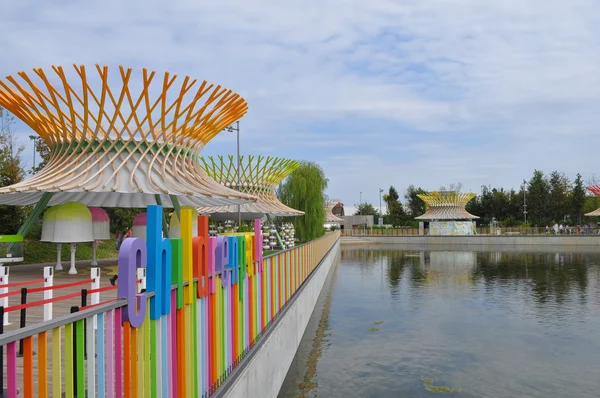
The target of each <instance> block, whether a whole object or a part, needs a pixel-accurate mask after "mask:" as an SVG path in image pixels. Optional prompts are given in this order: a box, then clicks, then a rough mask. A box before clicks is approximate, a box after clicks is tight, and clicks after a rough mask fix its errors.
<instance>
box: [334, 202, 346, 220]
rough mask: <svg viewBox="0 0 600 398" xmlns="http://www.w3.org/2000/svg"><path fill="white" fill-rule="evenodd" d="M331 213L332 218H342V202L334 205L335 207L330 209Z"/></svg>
mask: <svg viewBox="0 0 600 398" xmlns="http://www.w3.org/2000/svg"><path fill="white" fill-rule="evenodd" d="M331 212H332V213H333V215H334V216H338V217H344V215H345V214H344V204H343V203H342V202H338V203H336V205H335V206H333V209H331Z"/></svg>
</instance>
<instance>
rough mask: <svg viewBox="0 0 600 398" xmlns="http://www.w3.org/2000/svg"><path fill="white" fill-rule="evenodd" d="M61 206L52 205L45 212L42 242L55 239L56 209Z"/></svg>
mask: <svg viewBox="0 0 600 398" xmlns="http://www.w3.org/2000/svg"><path fill="white" fill-rule="evenodd" d="M59 207H60V206H52V207H50V208H48V210H46V212H45V213H44V218H43V219H42V237H41V238H40V242H52V241H53V240H54V222H55V221H56V211H57V210H58V208H59Z"/></svg>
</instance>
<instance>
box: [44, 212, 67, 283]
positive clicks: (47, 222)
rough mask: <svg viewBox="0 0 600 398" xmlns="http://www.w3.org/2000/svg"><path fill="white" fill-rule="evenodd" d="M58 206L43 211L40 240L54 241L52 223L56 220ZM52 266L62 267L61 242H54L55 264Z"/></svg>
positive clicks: (60, 268)
mask: <svg viewBox="0 0 600 398" xmlns="http://www.w3.org/2000/svg"><path fill="white" fill-rule="evenodd" d="M59 207H60V206H52V207H50V208H48V210H46V212H45V213H44V218H43V219H42V237H41V238H40V242H52V241H54V223H55V222H56V211H57V210H58V208H59ZM54 268H55V269H56V270H57V271H61V270H62V269H63V266H62V243H57V244H56V265H55V266H54Z"/></svg>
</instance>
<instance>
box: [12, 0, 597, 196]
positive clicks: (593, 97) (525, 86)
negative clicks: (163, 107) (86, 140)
mask: <svg viewBox="0 0 600 398" xmlns="http://www.w3.org/2000/svg"><path fill="white" fill-rule="evenodd" d="M0 4H1V6H0V9H1V10H2V12H0V35H1V36H0V37H2V38H3V40H2V41H0V54H2V62H1V63H0V76H2V77H4V76H6V75H9V74H15V73H17V72H18V71H21V70H26V71H31V69H32V68H34V67H44V68H48V67H49V66H50V65H53V64H54V65H64V66H69V65H71V64H72V63H78V64H86V65H93V64H95V63H100V64H106V65H109V66H110V67H116V66H118V65H124V66H131V67H133V68H134V70H136V72H139V71H140V69H141V67H147V68H149V69H154V70H157V71H161V72H162V71H164V70H168V71H170V72H173V73H177V74H179V75H190V76H192V77H194V78H199V79H206V80H208V81H209V82H214V83H218V84H222V85H224V86H225V87H228V88H231V89H233V90H234V91H236V92H239V93H240V94H242V95H243V96H244V98H245V99H246V100H247V101H248V104H249V108H250V109H249V112H248V114H247V115H246V116H245V117H244V118H243V119H242V120H241V129H242V152H243V153H251V154H268V155H275V156H282V157H289V158H294V159H302V160H311V161H316V162H318V163H319V164H321V166H322V167H323V168H324V170H325V173H326V175H327V177H328V178H329V180H330V182H329V189H328V194H329V195H330V196H332V197H339V198H342V199H343V201H344V203H345V204H347V205H353V204H355V203H357V202H358V201H359V195H360V194H359V192H361V191H362V192H363V194H362V198H363V200H366V201H370V202H372V203H373V204H374V205H378V202H379V199H378V189H379V188H380V187H382V188H385V189H387V188H388V187H389V186H390V185H394V186H396V187H397V188H398V190H399V191H400V192H401V193H402V192H403V191H404V189H405V188H406V187H407V186H408V185H409V184H415V185H420V186H422V187H423V188H425V189H427V190H433V189H437V188H439V187H440V186H441V185H448V184H450V183H456V182H461V183H462V185H463V187H464V189H465V190H471V191H474V192H479V191H480V189H481V186H482V185H488V184H492V185H493V186H504V187H517V186H518V184H519V183H520V182H521V181H522V180H523V178H527V179H529V178H530V176H531V175H532V172H533V170H534V168H538V169H541V170H543V171H544V172H551V171H552V170H554V169H558V170H561V171H564V172H565V173H566V174H567V175H568V176H569V177H571V178H573V177H574V176H575V174H576V173H577V172H581V173H582V174H583V176H584V179H588V178H590V177H591V175H592V173H595V172H597V171H598V170H600V167H599V166H600V160H599V157H598V156H597V148H598V147H599V145H600V134H599V131H598V126H599V125H600V112H599V109H600V73H598V66H599V65H600V2H598V1H597V0H573V1H569V2H567V1H562V0H544V1H542V0H504V1H481V0H418V1H411V0H403V1H392V0H369V1H364V0H344V1H342V0H330V1H322V0H298V1H296V0H286V1H241V0H237V1H233V0H222V1H218V2H217V1H214V2H208V1H191V0H190V1H171V2H164V1H152V0H145V1H127V2H123V1H117V0H104V1H101V2H100V1H85V2H84V1H52V2H41V1H36V2H34V1H26V0H20V1H18V2H17V1H11V0H0ZM138 76H139V74H138ZM17 131H18V133H19V134H20V135H21V137H22V140H23V142H24V143H27V145H28V147H27V150H26V152H25V159H24V160H25V161H26V162H27V163H30V162H31V147H30V146H29V145H30V143H29V142H28V141H29V140H28V139H27V135H29V134H31V133H32V132H31V131H29V130H28V128H27V127H25V126H24V125H21V124H19V125H17ZM234 151H235V135H234V134H227V133H222V134H220V135H219V136H218V137H217V138H215V139H214V140H213V141H212V142H211V143H210V144H209V145H208V146H207V147H206V149H205V150H204V153H205V154H219V153H233V152H234Z"/></svg>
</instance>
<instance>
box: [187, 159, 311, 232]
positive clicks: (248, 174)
mask: <svg viewBox="0 0 600 398" xmlns="http://www.w3.org/2000/svg"><path fill="white" fill-rule="evenodd" d="M200 161H201V163H202V167H203V169H204V172H205V173H206V174H207V175H208V176H209V177H211V178H212V179H213V180H215V181H216V182H217V183H219V184H221V185H222V186H223V187H226V188H228V189H232V190H235V191H238V192H240V193H242V194H245V195H249V196H252V197H255V198H256V201H255V202H252V203H246V204H242V205H240V206H239V209H238V206H237V205H222V206H202V207H199V208H198V212H199V213H200V214H207V215H210V217H211V218H212V219H215V220H217V221H224V220H237V219H238V214H239V215H240V217H241V219H242V220H255V219H262V218H265V217H266V216H267V215H268V216H273V217H293V216H301V215H303V214H304V212H302V211H299V210H296V209H292V208H291V207H289V206H286V205H284V204H283V203H281V202H280V201H279V199H277V196H276V195H275V188H276V187H277V185H278V184H279V183H280V182H281V181H283V179H284V178H286V177H287V176H288V175H289V174H291V173H292V172H293V171H294V170H296V169H297V168H298V167H299V166H300V162H298V161H296V160H291V159H283V158H278V157H272V156H267V157H265V156H240V164H239V173H238V163H237V158H236V157H235V156H233V155H228V156H226V157H225V156H222V155H221V156H217V157H213V156H208V157H203V158H201V159H200Z"/></svg>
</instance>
